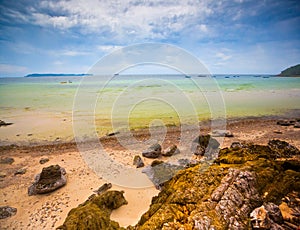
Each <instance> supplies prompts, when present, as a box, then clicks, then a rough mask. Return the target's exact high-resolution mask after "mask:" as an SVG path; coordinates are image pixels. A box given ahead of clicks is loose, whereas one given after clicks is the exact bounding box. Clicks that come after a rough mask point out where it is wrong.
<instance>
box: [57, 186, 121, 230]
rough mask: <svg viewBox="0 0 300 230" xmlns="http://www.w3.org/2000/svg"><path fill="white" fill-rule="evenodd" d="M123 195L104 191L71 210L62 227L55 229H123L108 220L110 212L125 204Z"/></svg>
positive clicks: (117, 192)
mask: <svg viewBox="0 0 300 230" xmlns="http://www.w3.org/2000/svg"><path fill="white" fill-rule="evenodd" d="M123 193H124V192H119V191H106V192H104V193H102V194H100V195H95V196H94V197H92V198H91V199H90V200H87V201H86V202H84V203H83V204H81V205H79V206H78V207H77V208H73V209H72V210H71V211H70V212H69V213H68V216H67V218H66V220H65V221H64V223H63V225H62V226H60V227H58V228H57V229H61V230H69V229H70V230H72V229H74V230H75V229H95V230H97V229H99V230H100V229H108V230H120V229H124V228H122V227H120V226H119V224H118V223H117V222H115V221H113V220H111V219H110V214H111V212H112V210H114V209H117V208H119V207H121V206H122V205H124V204H127V201H126V200H125V198H124V196H123Z"/></svg>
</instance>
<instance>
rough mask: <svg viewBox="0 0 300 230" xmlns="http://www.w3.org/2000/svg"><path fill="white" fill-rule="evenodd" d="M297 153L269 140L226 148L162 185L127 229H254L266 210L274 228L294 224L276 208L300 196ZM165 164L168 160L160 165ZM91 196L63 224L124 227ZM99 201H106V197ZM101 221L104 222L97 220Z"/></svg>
mask: <svg viewBox="0 0 300 230" xmlns="http://www.w3.org/2000/svg"><path fill="white" fill-rule="evenodd" d="M299 157H300V154H299V150H298V149H297V148H295V147H294V146H292V145H290V144H288V143H287V142H284V141H279V140H273V141H270V142H269V144H268V145H266V146H263V145H253V144H244V145H239V147H236V146H235V147H234V148H225V149H222V150H221V151H220V154H219V157H218V158H217V159H216V160H215V162H214V163H213V164H210V163H205V162H204V163H199V164H197V165H192V166H190V167H189V168H183V169H182V170H179V171H177V173H176V174H175V175H174V176H173V177H172V178H171V179H170V180H169V181H167V182H165V183H164V184H163V186H162V188H161V189H162V190H161V191H160V193H159V194H158V196H155V197H153V199H152V202H151V205H150V207H149V210H148V211H147V212H146V213H144V214H143V215H142V217H141V218H140V220H139V222H138V223H137V224H136V226H134V227H131V226H129V227H127V229H128V230H132V229H134V230H146V229H151V230H152V229H164V230H171V229H186V230H189V229H199V230H202V229H236V230H240V229H256V227H257V226H258V225H257V220H259V219H258V218H260V217H258V215H257V214H256V213H258V211H259V210H263V209H264V210H265V212H266V213H265V217H266V218H267V217H270V218H271V219H270V220H271V221H269V222H268V226H269V227H270V228H271V229H272V226H273V227H274V228H275V227H277V228H276V229H283V227H286V226H296V225H295V224H297V223H298V222H297V221H298V220H295V218H294V219H293V220H292V221H291V220H289V219H284V218H285V215H281V214H280V213H278V212H279V210H282V208H281V209H279V207H281V206H282V207H283V208H285V209H288V208H286V207H287V203H284V205H283V200H282V199H283V198H285V197H287V196H290V195H288V194H298V195H299V194H300V172H299V168H298V166H299ZM161 165H164V164H159V165H157V166H161ZM157 166H156V167H157ZM105 194H106V193H105ZM93 199H95V198H92V200H90V201H87V202H86V203H84V204H83V205H82V206H80V207H78V208H77V209H78V210H77V211H75V210H72V211H71V212H70V213H69V216H68V217H67V220H66V221H65V224H64V226H82V227H84V228H85V229H87V228H90V229H123V228H121V227H119V225H118V224H117V223H116V222H113V221H110V220H109V214H110V212H109V211H108V212H106V211H105V210H107V209H106V208H105V207H106V206H105V205H104V206H103V205H102V206H101V205H100V206H101V207H102V208H99V205H97V204H98V203H97V202H94V201H93ZM98 199H100V198H98ZM101 199H102V203H103V202H104V200H103V199H104V197H103V198H101ZM285 199H286V200H289V198H285ZM295 199H296V198H295ZM297 199H299V197H297ZM105 202H106V201H105ZM105 202H104V203H105ZM284 202H288V201H284ZM100 203H101V202H100ZM118 203H120V202H118ZM121 203H122V202H121ZM293 204H294V203H293ZM297 205H298V206H297V207H296V208H295V207H293V208H294V209H293V210H300V206H299V205H300V204H299V202H298V203H297ZM103 210H104V211H103ZM108 210H111V209H108ZM272 210H275V211H276V212H277V213H275V214H276V215H277V216H279V217H280V216H283V220H282V218H274V215H275V214H274V213H272ZM75 213H76V214H75ZM88 213H90V214H88ZM251 213H252V216H250V214H251ZM288 213H290V210H289V212H288ZM296 214H297V213H296ZM298 214H299V213H298ZM81 215H82V217H81ZM272 215H273V216H272ZM87 216H88V217H89V218H87ZM286 216H287V214H286ZM104 217H105V218H104ZM250 217H251V219H250ZM103 218H104V219H105V221H104V220H103ZM255 218H257V219H255ZM100 220H103V221H102V222H101V223H99V221H100ZM251 221H252V222H251ZM276 221H277V222H276ZM87 222H88V223H87ZM67 223H72V224H73V225H72V224H71V225H67ZM74 223H76V225H74ZM92 223H93V225H91V224H92ZM101 224H102V225H101ZM90 226H93V227H94V228H91V227H90ZM101 226H105V228H103V227H101ZM278 226H279V227H278ZM296 227H297V226H296ZM61 229H76V228H61ZM78 229H80V228H78Z"/></svg>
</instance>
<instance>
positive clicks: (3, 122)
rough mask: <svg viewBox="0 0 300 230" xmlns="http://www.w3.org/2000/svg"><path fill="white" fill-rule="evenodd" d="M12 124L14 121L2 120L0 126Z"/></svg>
mask: <svg viewBox="0 0 300 230" xmlns="http://www.w3.org/2000/svg"><path fill="white" fill-rule="evenodd" d="M12 124H13V123H11V122H5V121H2V120H0V127H1V126H8V125H12Z"/></svg>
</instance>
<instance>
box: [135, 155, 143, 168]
mask: <svg viewBox="0 0 300 230" xmlns="http://www.w3.org/2000/svg"><path fill="white" fill-rule="evenodd" d="M133 165H135V166H136V167H137V168H141V167H144V166H145V164H144V162H143V160H142V158H141V157H140V156H139V155H136V156H135V157H134V158H133Z"/></svg>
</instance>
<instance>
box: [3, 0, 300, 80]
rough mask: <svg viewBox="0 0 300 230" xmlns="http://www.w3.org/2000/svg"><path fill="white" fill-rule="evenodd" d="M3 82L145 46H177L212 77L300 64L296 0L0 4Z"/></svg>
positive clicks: (7, 0) (72, 69)
mask: <svg viewBox="0 0 300 230" xmlns="http://www.w3.org/2000/svg"><path fill="white" fill-rule="evenodd" d="M0 4H1V5H0V77H5V76H24V75H25V74H28V73H48V72H51V73H85V72H87V71H88V70H89V69H90V68H91V67H92V66H93V64H95V63H96V62H97V61H98V60H99V59H100V58H101V57H103V55H105V54H108V53H109V52H112V51H113V50H115V49H118V48H122V47H125V46H128V45H132V44H137V43H143V42H162V43H170V44H173V45H176V46H179V47H181V48H183V49H186V50H187V51H189V52H191V53H192V54H193V55H195V56H196V57H198V58H199V59H200V60H201V61H202V63H203V64H204V65H205V66H206V67H207V68H208V69H209V71H210V72H212V73H258V74H264V73H267V74H276V73H279V72H280V71H281V70H282V69H284V68H286V67H289V66H292V65H295V64H298V63H300V2H299V0H294V1H292V0H278V1H276V0H259V1H258V0H219V1H217V0H215V1H214V0H156V1H154V0H149V1H147V0H144V1H138V0H118V1H117V0H53V1H43V0H41V1H36V0H18V1H11V0H0Z"/></svg>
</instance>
